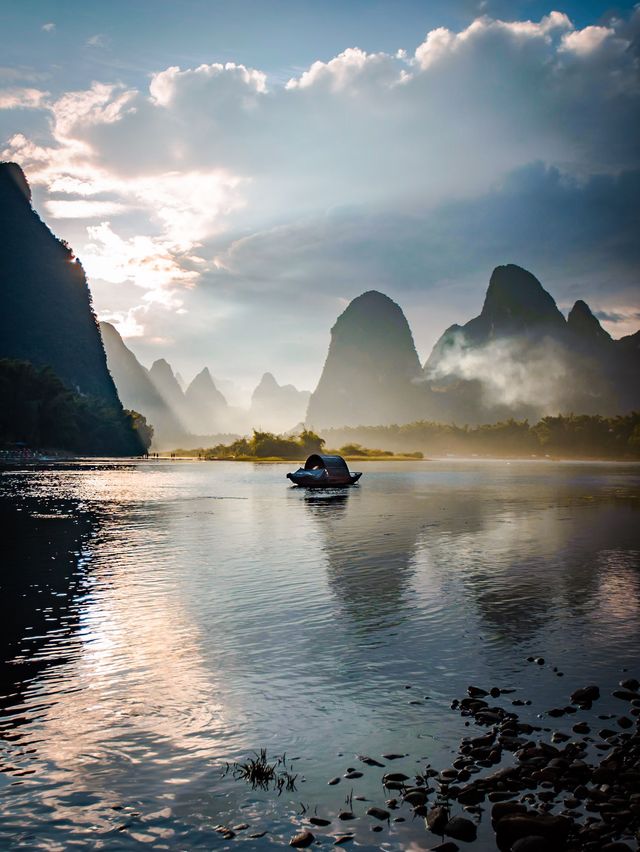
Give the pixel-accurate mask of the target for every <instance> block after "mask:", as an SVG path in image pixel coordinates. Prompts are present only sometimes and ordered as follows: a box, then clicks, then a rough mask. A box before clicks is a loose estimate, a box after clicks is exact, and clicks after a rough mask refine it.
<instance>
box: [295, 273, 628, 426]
mask: <svg viewBox="0 0 640 852" xmlns="http://www.w3.org/2000/svg"><path fill="white" fill-rule="evenodd" d="M639 367H640V332H639V333H638V334H636V335H630V336H629V337H625V338H622V339H621V340H613V339H612V338H611V336H610V335H609V334H607V332H606V331H605V330H604V329H603V328H602V326H601V325H600V323H599V321H598V319H597V318H596V317H595V316H594V314H593V313H592V311H591V310H590V308H589V306H588V305H587V304H586V303H585V302H584V301H582V300H579V301H577V302H576V303H575V305H574V306H573V308H572V309H571V311H570V313H569V316H568V319H565V318H564V316H563V314H562V313H561V312H560V310H559V309H558V307H557V305H556V303H555V300H554V299H553V297H552V296H551V295H550V294H549V293H548V292H547V291H546V290H545V289H544V287H543V286H542V284H541V283H540V282H539V281H538V279H537V278H536V277H535V276H534V275H532V274H531V273H530V272H528V271H527V270H525V269H522V268H521V267H519V266H516V265H515V264H508V265H506V266H498V267H496V269H495V270H494V271H493V274H492V275H491V279H490V282H489V287H488V289H487V293H486V297H485V300H484V304H483V307H482V311H481V312H480V314H479V316H477V317H475V318H474V319H471V320H469V321H468V322H467V323H466V324H464V325H458V324H455V325H452V326H450V327H449V328H448V329H447V330H446V331H445V332H444V334H443V335H442V336H441V337H440V339H439V340H438V341H437V343H436V344H435V346H434V347H433V350H432V352H431V354H430V356H429V358H428V359H427V361H426V363H425V365H424V368H423V369H421V368H420V365H419V363H418V357H417V355H416V351H415V347H414V345H413V339H412V336H411V331H410V329H409V326H408V324H407V321H406V319H405V317H404V314H403V313H402V310H401V309H400V308H399V307H398V305H396V304H395V302H392V301H391V299H389V298H388V297H387V296H384V295H382V294H381V293H377V292H375V291H372V292H369V293H364V294H363V295H362V296H359V297H358V298H357V299H354V300H353V301H352V302H351V304H350V305H349V306H348V307H347V309H346V310H345V312H344V313H343V314H342V315H341V316H340V317H339V318H338V321H337V322H336V324H335V326H334V327H333V329H332V332H331V344H330V346H329V354H328V355H327V360H326V363H325V366H324V370H323V373H322V377H321V379H320V382H319V384H318V387H317V388H316V390H315V392H314V393H313V394H312V396H311V399H310V401H309V408H308V412H307V420H306V422H307V424H308V425H310V426H312V427H317V428H322V427H330V426H336V427H337V426H358V425H386V424H390V423H408V422H411V421H413V420H419V419H420V420H433V421H440V422H445V423H449V422H453V423H457V424H461V425H464V424H465V423H468V424H479V423H492V422H496V421H498V420H504V419H508V418H510V417H519V418H530V419H538V418H540V417H543V416H545V415H547V414H559V413H570V412H580V413H584V414H603V415H612V414H618V413H626V412H629V411H631V410H633V409H637V408H638V407H640V385H639V383H638V368H639ZM417 376H420V379H417Z"/></svg>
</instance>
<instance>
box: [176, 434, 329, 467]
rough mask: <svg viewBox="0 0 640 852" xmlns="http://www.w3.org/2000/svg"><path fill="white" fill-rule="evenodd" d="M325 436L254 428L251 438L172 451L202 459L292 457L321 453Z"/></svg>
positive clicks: (291, 458) (290, 458) (293, 458)
mask: <svg viewBox="0 0 640 852" xmlns="http://www.w3.org/2000/svg"><path fill="white" fill-rule="evenodd" d="M324 443H325V442H324V440H323V439H322V438H321V437H320V436H319V435H316V434H315V432H310V431H308V430H305V431H303V432H301V433H300V435H298V436H297V437H295V438H288V437H286V436H285V435H274V434H273V433H272V432H259V431H258V430H257V429H254V430H253V435H252V436H251V437H250V438H238V440H237V441H233V443H231V444H216V446H215V447H208V448H200V449H197V450H176V451H175V455H178V456H181V455H185V456H199V457H200V458H205V459H248V460H251V459H285V460H295V459H299V458H302V457H303V456H305V457H306V456H309V455H311V453H321V452H322V448H323V446H324Z"/></svg>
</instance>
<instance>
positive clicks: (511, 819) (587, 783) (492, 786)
mask: <svg viewBox="0 0 640 852" xmlns="http://www.w3.org/2000/svg"><path fill="white" fill-rule="evenodd" d="M530 662H532V663H539V664H540V665H543V664H544V660H542V659H540V658H537V659H534V658H530ZM556 673H557V674H558V675H561V673H560V672H556ZM467 692H468V694H467V695H466V696H465V697H463V698H459V699H455V700H454V701H453V702H452V703H451V708H452V709H453V710H455V711H457V712H459V713H460V715H461V717H462V718H463V719H464V720H465V726H469V727H470V726H471V725H476V726H478V727H479V728H481V729H483V732H482V733H480V732H478V734H476V735H472V734H471V733H469V735H468V736H465V737H463V738H462V739H461V741H460V744H459V747H458V750H457V755H456V756H455V759H454V760H453V762H452V765H451V766H450V767H446V768H443V769H441V770H437V769H435V768H433V767H431V766H430V765H427V766H426V767H425V768H424V770H423V771H422V772H419V773H417V774H416V775H415V776H413V777H409V776H407V775H405V774H404V773H401V772H392V771H387V772H385V773H384V774H383V775H382V777H381V784H382V788H383V790H382V793H383V795H385V797H386V798H385V802H384V807H382V806H378V805H372V806H370V807H368V808H367V810H366V812H365V814H366V816H367V817H369V818H370V819H371V820H373V823H372V826H371V828H372V831H382V830H383V824H384V823H385V822H386V823H388V824H389V825H390V824H391V823H392V822H396V823H397V822H405V821H407V820H411V819H413V820H415V819H416V818H420V819H422V820H423V821H424V825H425V830H426V832H427V838H428V836H430V835H431V836H433V844H432V845H431V844H430V845H429V846H428V847H427V848H428V849H430V850H431V852H457V850H459V849H460V848H467V849H470V850H472V849H473V848H474V846H475V845H476V843H475V841H476V840H477V836H478V827H479V825H480V824H481V822H482V821H483V820H486V819H487V816H488V817H489V819H490V822H491V829H492V831H493V836H494V842H495V846H496V847H497V849H499V850H500V852H633V850H636V849H638V844H639V841H640V683H639V682H638V680H636V679H635V678H631V677H629V678H625V679H624V680H622V681H621V682H620V685H619V689H616V690H614V691H613V697H614V698H615V699H616V700H617V701H618V702H620V711H621V712H620V714H615V713H613V714H612V713H606V714H598V712H597V711H598V702H599V700H600V697H601V695H600V689H599V687H598V686H596V685H595V684H592V685H588V686H585V687H583V688H581V689H577V690H575V691H574V692H573V693H572V694H571V696H570V698H569V700H568V703H567V704H566V705H564V706H558V707H554V708H551V709H550V710H548V711H547V712H546V713H544V714H540V718H541V720H542V722H543V723H542V724H540V725H533V724H530V723H527V722H523V721H521V720H520V718H519V714H518V708H519V707H522V706H524V705H530V704H531V702H530V701H528V700H527V701H525V700H522V699H513V700H512V699H511V698H510V697H509V696H510V693H512V692H513V690H507V689H505V690H501V689H499V688H497V687H493V688H491V689H484V688H481V687H477V686H469V688H468V690H467ZM491 702H493V703H491ZM545 717H547V718H548V719H559V718H562V717H566V719H567V721H568V722H570V723H571V724H570V729H569V731H568V732H563V731H561V730H552V729H551V728H549V727H545V726H544V721H543V720H544V718H545ZM405 756H406V755H400V754H386V755H383V756H382V760H383V761H384V763H383V762H381V761H380V760H377V759H376V758H372V757H369V756H359V758H358V759H359V760H360V761H361V762H362V763H363V764H365V765H366V766H370V767H381V768H387V767H388V763H389V762H390V761H392V760H395V759H397V758H401V757H405ZM498 765H500V766H499V768H496V767H498ZM363 769H364V766H363ZM362 774H363V773H362V772H360V771H359V769H357V768H355V767H349V768H348V769H347V771H346V772H345V774H344V776H343V777H344V778H345V779H347V780H355V779H357V778H359V777H361V776H362ZM340 781H341V778H332V779H331V780H330V781H329V782H328V783H329V784H330V785H334V784H337V783H339V782H340ZM355 798H356V800H357V799H360V800H363V799H364V797H359V796H358V797H355ZM359 818H360V817H358V816H357V815H356V814H355V813H354V812H353V807H352V806H351V807H348V808H347V809H346V810H342V811H341V812H340V813H339V814H338V815H337V818H336V819H334V820H330V819H324V818H322V817H318V816H315V815H314V816H311V817H309V818H308V820H307V821H306V822H307V825H303V826H301V827H300V830H299V831H298V833H297V834H295V835H294V836H293V837H292V838H291V839H290V841H289V844H290V845H291V846H293V847H295V848H304V847H307V846H311V845H312V844H316V843H318V842H320V843H322V842H323V841H324V842H325V843H326V841H327V840H329V841H331V840H332V841H333V843H334V845H340V846H342V845H346V844H349V843H351V842H352V841H354V840H355V833H354V832H353V831H349V824H350V821H351V820H354V819H359ZM330 826H333V832H332V834H331V836H330V837H329V836H327V835H326V834H324V835H320V831H322V830H324V831H326V832H331V828H330ZM313 831H316V832H317V833H318V835H319V836H318V837H316V836H315V835H314V833H313ZM428 842H429V841H428V839H427V843H428ZM460 843H461V844H463V847H460V846H459V844H460Z"/></svg>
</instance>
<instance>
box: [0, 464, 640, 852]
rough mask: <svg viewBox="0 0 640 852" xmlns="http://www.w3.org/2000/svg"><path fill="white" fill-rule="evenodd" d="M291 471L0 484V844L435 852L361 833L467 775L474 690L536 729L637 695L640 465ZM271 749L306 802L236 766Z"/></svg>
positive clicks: (256, 468) (92, 469) (428, 839)
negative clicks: (441, 783) (584, 697)
mask: <svg viewBox="0 0 640 852" xmlns="http://www.w3.org/2000/svg"><path fill="white" fill-rule="evenodd" d="M291 467H292V466H291V465H282V464H260V465H258V464H256V465H253V464H248V463H233V462H198V461H173V462H171V461H162V460H160V461H155V460H149V461H122V462H107V461H105V462H96V461H94V462H78V463H69V464H66V465H53V466H50V467H44V468H42V469H33V470H26V471H5V472H4V473H3V474H2V475H1V476H0V518H1V520H2V529H3V532H2V551H3V558H2V562H3V567H2V576H1V580H0V582H1V585H2V588H1V590H0V591H1V596H2V600H1V607H2V612H1V617H0V640H1V644H0V726H1V727H0V848H23V847H24V848H30V849H47V850H57V849H60V850H63V849H70V848H80V849H82V848H92V849H93V848H106V849H138V848H143V847H146V848H157V849H170V850H174V849H176V850H177V849H224V848H237V847H239V848H242V849H247V850H248V849H258V850H260V849H271V848H276V847H279V846H281V845H283V844H285V845H286V844H287V843H288V841H289V839H290V837H291V836H292V835H293V834H295V833H296V832H297V831H298V830H299V829H300V828H301V827H302V826H304V825H307V826H308V817H309V815H312V814H314V813H316V814H317V815H319V816H323V817H327V818H329V819H331V820H333V822H332V824H331V825H330V826H328V827H326V828H319V829H315V828H314V829H313V830H314V833H315V835H316V838H317V839H318V840H319V841H320V844H321V845H323V846H326V847H327V848H328V847H329V846H331V845H332V844H333V842H334V837H335V836H336V835H337V834H340V833H341V832H343V831H345V830H346V829H348V830H349V831H352V832H353V833H354V842H353V844H352V845H355V844H358V845H359V847H360V848H362V849H378V848H384V849H387V850H401V849H403V850H406V849H411V850H420V849H428V848H429V847H430V846H431V845H435V844H436V843H437V842H438V838H437V837H436V836H435V835H433V834H431V833H429V832H427V831H426V829H425V825H424V821H423V820H421V819H416V820H412V819H411V817H410V815H409V816H408V818H407V819H406V821H404V822H394V821H393V819H392V821H391V822H390V823H380V824H378V823H377V822H376V821H375V820H373V819H371V817H367V816H365V815H364V813H365V810H366V808H367V807H369V806H370V805H371V804H375V805H380V806H382V807H384V806H385V804H384V803H385V798H388V796H389V794H388V793H387V794H386V795H385V793H384V791H383V789H382V786H381V780H380V779H381V776H382V774H383V773H384V772H385V771H397V772H405V773H407V774H408V775H411V774H412V773H415V772H416V771H418V770H419V769H420V768H423V767H425V765H426V764H429V763H430V764H432V765H433V766H435V767H437V768H442V767H446V766H449V765H450V763H451V761H452V759H453V753H455V750H456V748H457V746H458V744H459V741H460V738H461V737H462V736H464V735H465V734H466V733H468V730H466V729H465V726H464V720H463V719H461V717H460V716H459V715H458V714H457V713H455V712H454V711H452V709H451V707H450V704H451V701H452V699H453V698H455V697H461V696H463V695H465V694H466V689H467V686H468V685H469V684H478V685H480V686H483V687H486V688H489V687H491V686H498V687H499V688H503V689H513V690H515V692H513V693H508V703H509V704H510V702H511V700H513V699H514V698H516V697H518V696H519V697H521V698H522V699H531V700H532V703H531V705H527V706H525V707H523V708H522V712H521V718H523V719H527V720H532V721H538V722H539V721H540V719H539V717H538V714H541V713H544V712H545V711H546V710H548V709H549V708H551V707H553V706H555V705H556V704H557V703H559V702H563V703H565V704H566V702H567V700H568V695H569V694H570V692H571V691H572V690H573V689H575V688H576V687H579V686H584V685H585V684H587V683H591V682H595V683H598V684H600V686H601V688H603V689H605V690H606V689H609V691H610V690H611V689H612V688H613V687H615V685H616V684H617V683H618V681H619V680H620V678H622V677H624V675H623V672H624V671H629V672H633V673H634V674H635V675H636V676H638V672H637V669H638V658H639V648H640V618H639V614H640V499H639V498H640V467H639V466H638V465H633V464H622V463H620V464H609V463H595V462H594V463H586V462H585V463H575V462H565V463H556V462H549V461H526V462H508V461H485V460H469V461H462V460H441V461H419V462H418V461H417V462H383V463H363V464H362V465H361V469H362V470H364V475H363V477H362V480H361V484H360V486H358V487H355V488H352V489H349V490H345V491H335V492H308V491H305V490H301V489H296V488H292V487H290V485H289V483H288V481H287V480H286V479H285V477H284V474H285V473H286V471H287V470H289V469H291ZM353 467H355V468H356V469H358V465H353ZM531 656H534V657H542V658H544V664H543V665H542V664H541V665H538V664H536V663H531V662H529V661H528V660H527V658H528V657H531ZM554 669H555V670H554ZM502 700H503V701H507V696H503V698H502ZM606 702H607V699H606V698H605V699H603V704H602V708H603V711H604V710H606V709H607V706H608V705H607V703H606ZM544 724H545V725H548V726H549V727H552V728H554V729H555V728H558V729H560V728H562V729H563V730H566V729H567V722H566V720H563V719H558V720H552V719H546V721H545V723H544ZM478 733H482V731H479V732H478ZM260 749H266V750H267V754H268V756H269V758H272V757H273V759H274V760H275V758H276V756H279V755H285V767H286V769H287V771H289V772H290V775H292V776H293V775H295V776H296V779H295V781H294V782H293V783H294V786H295V789H290V790H287V789H286V788H285V789H283V790H282V791H281V792H280V794H278V791H277V790H273V789H269V790H261V789H255V790H254V789H252V788H251V786H250V785H248V784H247V783H246V782H245V781H243V780H242V779H240V778H234V776H233V772H232V771H226V769H227V764H233V762H234V761H244V760H246V759H247V758H248V757H249V756H251V755H252V753H253V752H254V751H255V752H258V751H259V750H260ZM390 752H392V753H396V754H403V755H405V757H403V758H401V759H395V760H393V761H389V760H387V759H384V758H383V757H382V755H384V754H388V753H390ZM358 755H369V756H371V757H373V758H375V759H376V760H377V761H379V762H380V763H382V764H385V769H382V768H378V767H376V766H367V765H366V764H363V763H362V762H361V761H359V759H358ZM230 768H231V769H232V766H231V767H230ZM350 768H352V769H356V770H357V771H360V772H362V773H363V774H362V777H360V778H354V779H351V780H349V779H345V778H344V777H343V776H344V774H345V773H346V772H347V770H348V769H350ZM278 771H282V765H281V766H280V767H278ZM333 777H340V778H341V781H340V783H339V784H336V785H334V786H332V785H328V783H327V782H328V780H329V779H331V778H333ZM350 795H352V796H353V799H350V802H351V805H352V807H353V811H354V813H355V814H356V815H357V817H358V818H357V819H355V820H353V821H351V822H350V823H349V824H348V825H347V824H341V823H340V821H337V820H335V817H336V815H337V813H338V812H339V811H341V810H344V809H345V807H347V805H346V804H345V800H346V799H347V798H349V797H350ZM358 796H362V797H364V798H365V799H367V800H369V801H368V802H365V801H362V800H361V799H358V798H356V797H358ZM402 813H403V815H404V816H405V817H407V813H405V812H404V811H403V812H402ZM397 814H400V811H398V812H397ZM395 816H396V813H395V812H394V814H393V817H394V818H395ZM486 822H487V821H486V819H485V820H484V821H483V822H482V823H481V826H480V834H479V840H478V843H477V844H476V845H475V846H474V848H476V849H493V848H495V847H494V846H493V845H492V841H491V837H492V835H491V834H490V832H489V831H488V827H487V826H486ZM245 823H246V824H247V825H248V828H240V829H238V830H236V832H235V835H236V836H235V837H233V838H232V837H231V836H229V837H227V838H225V836H224V835H223V834H221V833H220V832H219V831H218V830H217V829H218V828H219V826H221V825H222V826H227V827H232V826H237V825H238V824H245ZM374 824H375V825H376V826H378V827H379V828H381V829H382V830H381V831H379V832H378V833H374V832H373V831H372V827H373V825H374ZM262 832H266V834H264V835H263V836H262V837H250V835H251V834H254V835H255V834H261V833H262Z"/></svg>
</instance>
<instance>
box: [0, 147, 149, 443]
mask: <svg viewBox="0 0 640 852" xmlns="http://www.w3.org/2000/svg"><path fill="white" fill-rule="evenodd" d="M0 233H1V234H2V240H0V287H1V294H0V298H1V299H2V308H1V309H0V358H9V359H14V360H19V361H26V362H29V363H31V364H32V365H34V367H36V368H41V367H48V368H50V369H51V370H52V371H53V373H54V374H55V376H57V378H58V379H60V381H62V383H63V384H64V385H65V386H66V387H67V388H68V389H69V390H70V391H72V392H74V393H76V394H79V395H80V398H85V399H87V400H88V399H89V398H92V399H96V400H97V401H99V405H97V406H96V410H98V409H99V410H101V411H102V410H103V409H102V406H104V405H106V406H107V407H108V408H109V411H110V412H112V415H111V414H108V412H107V411H106V410H104V415H105V417H106V418H107V420H108V421H109V424H110V425H109V427H108V429H107V432H108V434H107V436H106V437H105V436H103V437H102V438H101V441H100V445H101V446H102V447H103V448H104V450H103V451H104V452H112V453H114V454H129V453H137V452H140V442H139V440H138V438H137V437H136V435H135V434H134V432H133V430H132V427H131V425H130V423H129V424H128V425H126V424H127V423H128V421H126V418H125V417H124V415H123V412H122V405H121V403H120V400H119V398H118V394H117V391H116V387H115V385H114V382H113V379H112V378H111V375H110V374H109V370H108V369H107V360H106V356H105V352H104V348H103V345H102V340H101V337H100V331H99V329H98V324H97V321H96V317H95V314H94V312H93V308H92V305H91V294H90V292H89V288H88V285H87V279H86V277H85V274H84V270H83V268H82V265H81V264H80V262H79V261H78V260H77V259H76V258H75V257H74V255H73V252H72V251H71V249H70V248H69V246H68V245H67V244H66V243H65V242H63V241H62V240H59V239H57V238H56V237H55V236H54V235H53V234H52V233H51V231H50V230H49V228H47V226H46V225H45V224H44V222H43V221H42V220H41V219H40V217H39V216H38V214H37V213H36V212H35V210H34V209H33V208H32V206H31V190H30V188H29V184H28V182H27V179H26V178H25V175H24V173H23V171H22V169H21V168H20V166H18V165H17V164H16V163H0Z"/></svg>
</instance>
